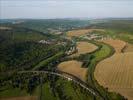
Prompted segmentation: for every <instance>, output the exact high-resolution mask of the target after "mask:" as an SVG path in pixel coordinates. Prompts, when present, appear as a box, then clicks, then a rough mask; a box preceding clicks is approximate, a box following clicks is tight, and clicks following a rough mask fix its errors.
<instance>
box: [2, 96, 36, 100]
mask: <svg viewBox="0 0 133 100" xmlns="http://www.w3.org/2000/svg"><path fill="white" fill-rule="evenodd" d="M0 100H38V98H37V96H25V97H24V96H23V97H11V98H0Z"/></svg>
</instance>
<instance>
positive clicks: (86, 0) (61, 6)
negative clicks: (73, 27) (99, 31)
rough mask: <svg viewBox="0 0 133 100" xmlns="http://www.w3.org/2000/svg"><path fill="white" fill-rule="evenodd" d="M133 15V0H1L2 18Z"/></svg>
mask: <svg viewBox="0 0 133 100" xmlns="http://www.w3.org/2000/svg"><path fill="white" fill-rule="evenodd" d="M108 17H109V18H110V17H117V18H118V17H121V18H123V17H126V18H127V17H133V0H0V19H9V18H33V19H34V18H35V19H37V18H41V19H43V18H44V19H47V18H48V19H50V18H108Z"/></svg>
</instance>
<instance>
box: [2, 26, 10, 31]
mask: <svg viewBox="0 0 133 100" xmlns="http://www.w3.org/2000/svg"><path fill="white" fill-rule="evenodd" d="M9 29H11V28H10V27H4V26H0V30H9Z"/></svg>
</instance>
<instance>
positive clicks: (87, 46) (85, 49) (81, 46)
mask: <svg viewBox="0 0 133 100" xmlns="http://www.w3.org/2000/svg"><path fill="white" fill-rule="evenodd" d="M97 48H98V47H97V46H95V45H94V44H92V43H88V42H77V50H78V52H76V53H75V54H73V55H71V56H79V55H80V54H85V53H90V52H93V51H95V50H96V49H97Z"/></svg>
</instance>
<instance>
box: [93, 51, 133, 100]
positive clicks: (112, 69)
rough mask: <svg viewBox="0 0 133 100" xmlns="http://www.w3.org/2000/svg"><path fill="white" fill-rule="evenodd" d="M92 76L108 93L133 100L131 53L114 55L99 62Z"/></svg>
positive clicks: (132, 58) (132, 55)
mask: <svg viewBox="0 0 133 100" xmlns="http://www.w3.org/2000/svg"><path fill="white" fill-rule="evenodd" d="M94 76H95V78H96V79H97V81H98V82H99V83H100V84H101V85H102V86H104V87H108V88H109V90H110V91H115V92H119V93H120V94H122V95H123V96H125V97H127V98H128V99H130V100H133V95H132V94H133V53H131V52H130V53H119V54H118V53H116V54H114V55H113V56H112V57H110V58H107V59H105V60H103V61H101V62H100V63H99V64H98V65H97V66H96V69H95V72H94Z"/></svg>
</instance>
